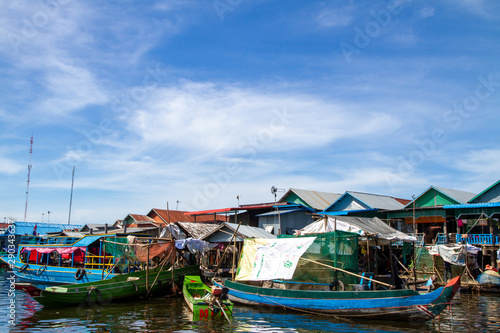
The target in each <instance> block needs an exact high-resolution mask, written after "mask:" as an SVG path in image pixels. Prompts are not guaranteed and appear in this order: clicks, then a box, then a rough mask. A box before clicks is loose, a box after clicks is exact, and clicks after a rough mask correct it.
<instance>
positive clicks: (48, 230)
mask: <svg viewBox="0 0 500 333" xmlns="http://www.w3.org/2000/svg"><path fill="white" fill-rule="evenodd" d="M14 224H15V232H14V234H15V235H33V230H34V229H35V226H36V234H37V235H47V234H53V233H57V232H61V231H63V229H75V228H76V229H81V228H83V225H76V224H56V223H40V222H19V221H15V222H14Z"/></svg>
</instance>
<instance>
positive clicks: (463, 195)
mask: <svg viewBox="0 0 500 333" xmlns="http://www.w3.org/2000/svg"><path fill="white" fill-rule="evenodd" d="M431 189H435V190H436V191H439V192H441V193H442V194H444V195H446V196H448V197H449V198H451V199H453V200H455V201H458V202H461V203H463V204H465V203H467V202H469V201H470V200H471V199H472V198H474V197H475V196H476V194H474V193H470V192H465V191H459V190H452V189H449V188H444V187H438V186H429V188H428V189H426V190H425V191H424V192H422V193H420V195H418V196H417V197H416V198H415V199H413V200H412V201H410V202H409V203H408V204H407V205H406V206H405V208H411V207H412V206H413V202H416V200H418V199H419V198H420V197H421V196H423V195H424V194H425V193H427V192H428V191H429V190H431Z"/></svg>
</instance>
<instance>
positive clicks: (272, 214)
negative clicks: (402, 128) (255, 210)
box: [255, 209, 308, 217]
mask: <svg viewBox="0 0 500 333" xmlns="http://www.w3.org/2000/svg"><path fill="white" fill-rule="evenodd" d="M302 211H308V210H306V209H287V210H280V211H276V210H273V211H272V212H267V213H262V214H258V215H255V216H256V217H264V216H275V215H278V214H279V215H285V214H290V213H295V212H302Z"/></svg>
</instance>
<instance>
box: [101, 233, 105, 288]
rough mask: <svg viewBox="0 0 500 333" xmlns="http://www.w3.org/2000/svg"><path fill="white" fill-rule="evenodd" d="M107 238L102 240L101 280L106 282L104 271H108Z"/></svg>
mask: <svg viewBox="0 0 500 333" xmlns="http://www.w3.org/2000/svg"><path fill="white" fill-rule="evenodd" d="M105 241H106V238H104V239H103V240H102V275H101V280H104V270H105V269H106V243H105Z"/></svg>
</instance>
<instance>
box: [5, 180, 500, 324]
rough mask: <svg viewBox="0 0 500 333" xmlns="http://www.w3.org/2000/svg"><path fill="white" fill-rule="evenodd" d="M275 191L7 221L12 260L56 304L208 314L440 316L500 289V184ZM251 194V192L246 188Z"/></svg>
mask: <svg viewBox="0 0 500 333" xmlns="http://www.w3.org/2000/svg"><path fill="white" fill-rule="evenodd" d="M271 194H272V195H274V200H273V201H272V202H257V203H253V204H239V200H238V205H237V206H235V207H226V208H217V209H211V210H204V211H179V210H170V209H169V208H168V205H167V207H166V208H162V209H158V208H153V209H151V210H150V211H149V212H147V213H146V214H145V215H142V214H136V213H130V214H128V215H127V216H125V217H124V218H123V219H120V220H117V221H115V222H110V223H104V224H100V225H98V224H87V225H75V224H54V223H40V222H21V221H10V220H7V219H5V220H4V223H3V224H1V225H0V228H1V235H0V242H1V248H2V249H3V253H2V257H1V258H2V260H3V262H4V263H3V264H4V265H5V266H6V268H7V269H8V270H11V271H12V273H13V274H15V276H16V284H15V288H16V289H18V290H22V291H23V292H25V293H27V294H29V295H30V296H31V297H32V298H33V299H34V300H35V301H37V302H38V303H40V304H41V305H43V307H44V308H45V307H46V308H58V307H64V308H68V307H86V306H89V307H90V306H102V307H106V306H107V305H108V304H111V303H113V302H117V303H120V302H134V301H136V300H139V299H141V300H143V299H146V300H147V299H150V298H153V297H164V298H165V302H168V301H169V300H170V298H172V297H179V298H183V299H184V300H185V306H187V307H188V308H189V310H190V311H191V312H192V315H193V317H194V318H198V319H203V320H223V321H228V322H229V323H230V322H231V321H232V313H233V310H234V309H236V308H237V307H238V306H242V305H244V306H257V307H259V308H264V307H268V308H274V309H276V310H277V311H283V312H300V313H322V314H325V315H331V316H333V317H336V318H351V319H352V320H363V319H370V320H384V321H387V320H395V321H406V322H427V321H431V320H434V319H435V318H436V317H438V316H439V315H440V313H441V312H442V311H443V310H444V309H450V308H451V307H452V306H453V298H454V296H455V295H456V294H457V292H459V290H460V292H461V293H475V292H487V293H495V292H500V275H499V274H498V273H497V271H498V266H499V263H500V261H499V260H498V259H499V257H500V255H499V252H500V251H499V240H498V234H499V225H498V224H499V217H500V181H498V182H496V183H494V184H492V185H491V186H489V187H488V188H486V189H484V190H483V191H482V192H481V193H469V192H465V191H461V190H456V189H449V188H443V187H438V186H430V187H428V188H427V189H423V191H422V193H421V194H420V195H418V196H415V197H414V198H412V199H404V198H395V197H391V196H386V195H381V194H373V193H361V192H354V191H347V192H345V193H327V192H319V191H314V190H303V189H297V188H290V189H288V190H285V189H279V188H276V187H274V186H273V187H272V188H271ZM238 199H239V198H238Z"/></svg>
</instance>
